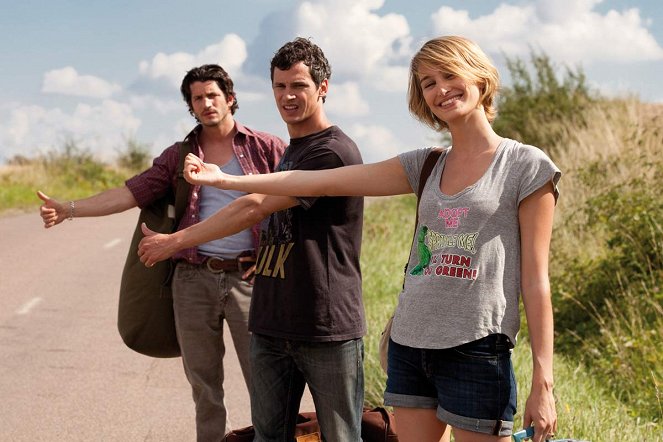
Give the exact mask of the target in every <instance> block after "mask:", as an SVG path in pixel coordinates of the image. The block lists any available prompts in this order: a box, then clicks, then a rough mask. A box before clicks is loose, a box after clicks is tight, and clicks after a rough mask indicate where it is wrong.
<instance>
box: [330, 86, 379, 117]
mask: <svg viewBox="0 0 663 442" xmlns="http://www.w3.org/2000/svg"><path fill="white" fill-rule="evenodd" d="M325 108H326V109H327V111H329V113H330V114H332V115H334V114H335V115H342V116H344V117H357V116H362V115H366V114H368V111H369V109H370V107H369V105H368V102H367V101H366V100H364V99H363V98H362V97H361V93H360V92H359V85H358V84H357V83H355V82H346V83H342V84H332V85H331V86H330V88H329V94H328V95H327V99H326V101H325Z"/></svg>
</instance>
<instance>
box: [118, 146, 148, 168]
mask: <svg viewBox="0 0 663 442" xmlns="http://www.w3.org/2000/svg"><path fill="white" fill-rule="evenodd" d="M151 160H152V156H151V154H150V147H149V145H147V144H144V143H140V142H139V141H136V140H134V139H133V138H129V139H128V140H127V147H126V149H125V150H124V151H123V152H118V157H117V165H118V166H119V167H120V168H121V169H125V170H127V171H128V172H130V173H131V174H136V173H139V172H142V171H143V170H145V169H147V168H148V167H149V166H150V161H151Z"/></svg>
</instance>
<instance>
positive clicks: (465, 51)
mask: <svg viewBox="0 0 663 442" xmlns="http://www.w3.org/2000/svg"><path fill="white" fill-rule="evenodd" d="M424 66H425V67H427V68H430V69H439V70H441V71H443V72H448V73H450V74H453V75H455V76H457V77H460V78H463V79H465V80H469V81H472V82H474V83H475V84H477V85H478V86H479V90H480V91H481V98H480V99H479V103H480V104H482V105H483V108H484V111H485V112H486V117H487V118H488V121H490V122H492V121H493V120H494V119H495V116H496V115H497V110H496V109H495V105H494V101H495V98H496V96H497V91H498V89H499V83H500V79H499V74H498V73H497V69H496V68H495V66H494V65H493V63H492V62H491V61H490V59H489V58H488V56H487V55H486V54H485V53H484V52H483V51H482V50H481V48H480V47H479V46H478V45H477V44H475V43H474V42H472V41H471V40H468V39H466V38H463V37H458V36H446V37H438V38H434V39H432V40H429V41H428V42H426V43H425V44H424V45H423V46H422V47H421V49H419V52H417V53H416V54H415V55H414V57H413V58H412V62H411V63H410V84H409V86H408V107H409V108H410V113H412V115H414V116H415V117H416V118H417V119H418V120H419V121H421V122H422V123H424V124H426V125H428V126H430V127H432V128H433V129H435V130H436V131H444V130H446V129H448V128H449V126H448V125H447V123H445V122H444V121H442V120H440V119H439V118H437V117H436V116H435V115H434V114H433V113H432V112H431V110H430V108H429V107H428V105H427V104H426V101H425V100H424V94H423V91H422V90H421V84H420V82H419V76H418V72H419V69H420V68H421V67H424Z"/></svg>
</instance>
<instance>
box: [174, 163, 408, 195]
mask: <svg viewBox="0 0 663 442" xmlns="http://www.w3.org/2000/svg"><path fill="white" fill-rule="evenodd" d="M184 177H185V178H186V180H187V181H188V182H190V183H192V184H200V185H207V186H215V187H219V188H222V189H229V190H240V191H243V192H249V193H262V194H266V195H282V196H386V195H400V194H404V193H411V192H412V187H410V183H409V181H408V179H407V176H406V174H405V169H403V166H402V164H401V161H400V160H399V159H398V157H394V158H391V159H389V160H385V161H381V162H379V163H372V164H357V165H352V166H345V167H338V168H335V169H325V170H290V171H285V172H275V173H269V174H260V175H241V176H236V175H228V174H225V173H223V172H221V170H220V169H219V168H218V167H217V166H216V165H215V164H209V163H205V162H203V161H201V160H200V158H198V157H197V156H195V155H193V154H189V155H187V157H186V160H185V164H184Z"/></svg>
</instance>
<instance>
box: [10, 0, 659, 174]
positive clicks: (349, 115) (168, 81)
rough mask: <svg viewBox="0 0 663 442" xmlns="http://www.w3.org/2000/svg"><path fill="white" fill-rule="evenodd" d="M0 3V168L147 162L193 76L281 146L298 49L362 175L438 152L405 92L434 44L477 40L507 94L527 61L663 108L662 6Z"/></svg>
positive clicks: (170, 131)
mask: <svg viewBox="0 0 663 442" xmlns="http://www.w3.org/2000/svg"><path fill="white" fill-rule="evenodd" d="M0 1H1V3H2V11H3V13H2V14H1V15H0V37H2V38H0V76H1V78H2V80H3V86H2V88H0V163H2V162H3V161H5V160H6V159H8V158H12V157H13V156H14V155H17V154H20V155H26V156H32V155H35V154H39V153H44V152H48V151H49V150H52V149H56V148H59V147H61V146H62V145H63V143H64V142H65V141H67V140H74V141H76V142H77V143H79V145H80V146H81V147H83V148H86V149H89V150H90V151H92V152H94V153H95V154H98V155H99V157H100V158H102V159H107V160H111V159H113V158H114V157H115V155H116V153H117V152H118V151H121V150H122V149H123V148H124V146H125V145H126V140H127V139H129V138H133V139H136V140H138V141H140V142H142V143H146V144H148V145H149V146H151V150H152V153H153V154H155V155H156V154H158V153H159V152H161V150H163V149H164V148H165V147H167V146H169V145H170V144H172V143H173V142H174V141H176V140H179V139H181V138H182V137H183V136H184V135H185V134H186V133H187V132H188V131H189V130H190V129H191V128H192V127H193V125H194V121H193V119H192V118H191V117H190V116H189V114H188V111H187V109H186V105H185V103H184V102H183V101H182V99H181V97H180V95H179V83H180V81H181V78H182V77H183V75H184V74H185V72H186V70H188V69H189V68H191V67H192V66H196V65H200V64H203V63H219V64H221V65H222V66H224V67H225V68H226V69H227V70H228V71H229V72H230V74H231V76H232V77H233V79H234V81H235V85H236V90H237V93H238V101H239V105H240V108H239V110H238V112H237V113H236V115H235V117H236V119H237V120H238V121H241V122H242V123H243V124H245V125H248V126H251V127H254V128H256V129H261V130H265V131H269V132H272V133H275V134H277V135H279V136H281V137H283V138H284V139H286V140H287V138H288V135H287V131H286V128H285V125H284V124H283V123H282V121H281V119H280V117H279V115H278V112H277V110H276V108H275V106H274V102H273V98H272V93H271V88H270V84H269V60H270V58H271V56H272V54H273V53H274V51H276V50H277V49H278V48H279V47H280V46H281V45H282V44H283V43H284V42H286V41H288V40H291V39H292V38H294V37H296V36H305V37H310V38H311V39H312V40H313V41H314V42H315V43H317V44H319V45H320V46H321V47H322V49H323V50H324V51H325V53H326V55H327V57H328V58H329V60H330V62H331V64H332V70H333V74H332V78H331V87H330V92H329V98H328V100H327V103H326V104H325V106H326V109H327V114H328V116H329V117H330V119H331V121H332V122H333V123H335V124H337V125H339V126H340V127H341V128H342V129H343V130H344V131H345V132H346V133H348V134H349V135H350V136H351V137H352V138H354V140H355V141H356V142H357V145H358V146H359V147H360V150H361V151H362V154H363V156H364V160H365V161H366V162H374V161H379V160H383V159H386V158H390V157H392V156H393V155H395V154H397V153H398V152H401V151H405V150H409V149H413V148H418V147H424V146H427V145H431V144H436V141H437V140H438V138H439V137H438V136H437V135H436V134H435V133H434V132H433V131H431V130H429V129H427V128H426V127H424V126H422V125H421V124H420V123H417V122H416V121H415V120H414V119H412V117H410V115H409V114H408V112H407V106H406V87H407V67H408V62H409V59H410V57H411V55H412V54H413V53H414V52H416V50H417V49H418V48H419V47H420V46H421V44H422V43H423V42H424V41H426V40H428V39H429V38H431V37H434V36H438V35H449V34H458V35H463V36H466V37H469V38H471V39H473V40H475V41H476V42H477V43H479V45H480V46H481V47H482V48H483V49H484V50H485V51H486V52H487V53H488V55H489V56H490V57H491V58H492V59H493V60H494V62H495V63H496V65H497V66H498V68H499V69H500V72H501V73H502V77H503V82H504V83H505V84H508V81H509V79H508V78H507V77H508V75H507V72H506V70H505V68H504V57H505V55H506V56H508V57H511V58H514V57H520V58H522V59H528V57H529V54H530V51H531V49H535V50H537V51H543V52H545V53H546V54H548V55H549V56H550V57H551V59H552V60H553V61H554V62H555V63H556V64H557V65H558V66H560V67H561V68H563V67H564V66H569V67H572V68H576V67H581V68H582V69H583V70H584V72H585V73H586V75H587V78H588V80H589V82H590V84H591V85H592V87H594V88H596V89H597V90H599V91H601V92H602V93H603V94H606V95H613V96H620V95H624V94H635V95H637V96H639V97H640V99H642V100H643V101H648V102H658V103H663V88H661V86H660V78H661V76H662V74H663V8H662V7H661V6H660V0H643V1H621V0H603V1H601V0H547V1H544V0H540V1H517V0H502V1H494V0H467V1H439V0H438V1H431V0H409V1H408V0H309V1H300V0H236V1H232V2H230V1H211V0H198V1H196V2H182V1H175V0H142V1H141V0H135V1H129V0H115V1H112V2H111V1H105V2H101V1H94V0H92V1H90V0H51V1H48V2H46V1H36V0H22V1H20V2H17V1H8V0H0ZM525 141H526V140H525Z"/></svg>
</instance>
